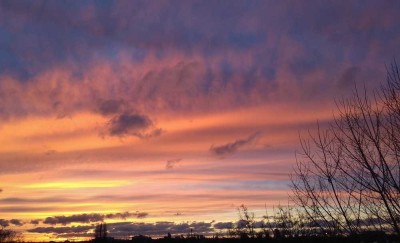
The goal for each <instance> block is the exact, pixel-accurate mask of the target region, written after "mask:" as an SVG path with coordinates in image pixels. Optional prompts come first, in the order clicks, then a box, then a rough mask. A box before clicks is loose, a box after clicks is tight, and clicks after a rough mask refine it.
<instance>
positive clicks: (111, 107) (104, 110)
mask: <svg viewBox="0 0 400 243" xmlns="http://www.w3.org/2000/svg"><path fill="white" fill-rule="evenodd" d="M123 106H124V101H122V100H102V101H100V103H99V107H98V111H99V113H100V114H102V115H105V116H107V115H113V114H117V113H120V111H121V110H122V108H123Z"/></svg>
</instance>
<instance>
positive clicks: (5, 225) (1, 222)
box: [0, 219, 10, 227]
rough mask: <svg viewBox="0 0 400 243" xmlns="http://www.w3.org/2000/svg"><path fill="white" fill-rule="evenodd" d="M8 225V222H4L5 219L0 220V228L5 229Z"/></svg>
mask: <svg viewBox="0 0 400 243" xmlns="http://www.w3.org/2000/svg"><path fill="white" fill-rule="evenodd" d="M9 225H10V221H8V220H5V219H0V226H2V227H7V226H9Z"/></svg>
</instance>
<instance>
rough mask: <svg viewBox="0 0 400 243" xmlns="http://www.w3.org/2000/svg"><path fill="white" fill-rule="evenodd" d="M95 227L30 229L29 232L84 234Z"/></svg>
mask: <svg viewBox="0 0 400 243" xmlns="http://www.w3.org/2000/svg"><path fill="white" fill-rule="evenodd" d="M93 228H94V226H83V225H80V226H71V227H37V228H34V229H29V230H28V232H32V233H53V234H63V233H84V232H87V231H88V230H91V229H93Z"/></svg>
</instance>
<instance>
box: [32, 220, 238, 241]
mask: <svg viewBox="0 0 400 243" xmlns="http://www.w3.org/2000/svg"><path fill="white" fill-rule="evenodd" d="M231 226H233V223H229V222H221V223H215V222H196V221H194V222H182V223H175V222H169V221H159V222H155V223H143V222H115V223H108V224H107V229H108V231H109V235H110V236H112V237H118V236H124V235H127V234H132V235H138V234H142V235H150V236H156V237H157V236H165V235H166V234H167V233H171V234H173V235H174V234H176V235H181V234H187V233H190V232H191V230H192V231H193V232H194V233H197V234H204V235H211V234H213V233H214V230H215V229H219V230H222V229H230V227H231ZM93 229H94V226H85V225H79V226H65V227H36V228H33V229H30V230H28V232H33V233H47V234H55V235H60V236H61V235H64V234H73V235H71V236H77V234H87V233H89V232H90V231H91V230H93Z"/></svg>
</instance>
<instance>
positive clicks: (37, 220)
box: [30, 219, 40, 225]
mask: <svg viewBox="0 0 400 243" xmlns="http://www.w3.org/2000/svg"><path fill="white" fill-rule="evenodd" d="M30 223H31V224H34V225H37V224H39V223H40V220H39V219H32V220H31V222H30Z"/></svg>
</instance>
